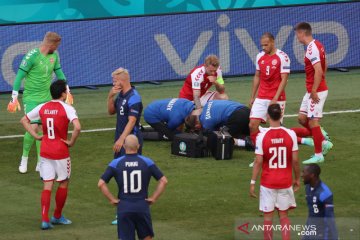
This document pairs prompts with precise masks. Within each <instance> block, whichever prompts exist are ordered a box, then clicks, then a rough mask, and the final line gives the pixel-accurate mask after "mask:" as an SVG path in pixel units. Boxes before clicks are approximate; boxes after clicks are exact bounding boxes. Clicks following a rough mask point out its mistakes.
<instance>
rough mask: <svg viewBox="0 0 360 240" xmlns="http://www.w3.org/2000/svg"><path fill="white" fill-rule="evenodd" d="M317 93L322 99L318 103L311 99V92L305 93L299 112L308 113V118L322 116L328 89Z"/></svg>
mask: <svg viewBox="0 0 360 240" xmlns="http://www.w3.org/2000/svg"><path fill="white" fill-rule="evenodd" d="M317 94H318V97H319V98H320V101H319V102H318V103H314V102H313V100H312V99H310V93H308V92H307V93H305V96H304V97H303V100H302V102H301V106H300V111H299V113H301V114H304V115H307V117H308V118H322V116H323V108H324V104H325V101H326V98H327V95H328V90H326V91H322V92H318V93H317Z"/></svg>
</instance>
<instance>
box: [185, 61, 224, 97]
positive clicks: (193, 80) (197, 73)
mask: <svg viewBox="0 0 360 240" xmlns="http://www.w3.org/2000/svg"><path fill="white" fill-rule="evenodd" d="M208 76H209V75H207V74H206V72H205V66H204V65H200V66H198V67H195V68H194V69H193V70H191V72H190V74H189V75H188V76H187V77H186V79H185V82H184V85H183V87H182V88H181V90H180V93H179V98H186V99H188V100H190V101H193V100H194V95H193V89H195V90H200V97H201V96H203V95H204V94H205V93H206V91H207V90H208V89H209V88H210V87H211V86H212V85H213V83H211V82H210V81H209V79H208ZM215 77H216V78H222V72H221V68H220V67H219V68H218V69H217V71H216V73H215Z"/></svg>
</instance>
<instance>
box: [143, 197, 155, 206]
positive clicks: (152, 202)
mask: <svg viewBox="0 0 360 240" xmlns="http://www.w3.org/2000/svg"><path fill="white" fill-rule="evenodd" d="M145 201H146V202H147V203H148V204H149V205H152V204H154V203H155V199H153V198H151V197H149V198H146V199H145Z"/></svg>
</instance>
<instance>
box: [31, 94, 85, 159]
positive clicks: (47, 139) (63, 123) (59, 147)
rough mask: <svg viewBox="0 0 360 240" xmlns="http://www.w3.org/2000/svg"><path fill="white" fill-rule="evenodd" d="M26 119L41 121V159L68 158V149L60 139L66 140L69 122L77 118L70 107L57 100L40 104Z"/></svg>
mask: <svg viewBox="0 0 360 240" xmlns="http://www.w3.org/2000/svg"><path fill="white" fill-rule="evenodd" d="M26 117H27V118H28V119H29V120H30V121H34V120H39V119H40V120H41V124H42V130H43V134H44V136H43V138H42V141H41V147H40V156H41V157H44V158H47V159H52V160H60V159H66V158H68V157H69V148H68V146H67V145H66V144H65V143H64V142H62V141H61V139H64V140H66V139H67V132H68V126H69V122H72V121H73V120H74V119H76V118H78V117H77V115H76V111H75V109H74V108H73V107H72V106H70V105H68V104H66V103H64V102H62V101H59V100H52V101H50V102H47V103H43V104H40V105H39V106H37V107H36V108H34V109H33V110H32V111H31V112H29V113H28V114H27V115H26Z"/></svg>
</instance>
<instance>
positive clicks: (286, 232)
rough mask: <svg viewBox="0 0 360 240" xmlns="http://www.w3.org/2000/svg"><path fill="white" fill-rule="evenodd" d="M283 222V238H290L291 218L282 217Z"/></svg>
mask: <svg viewBox="0 0 360 240" xmlns="http://www.w3.org/2000/svg"><path fill="white" fill-rule="evenodd" d="M280 224H281V236H282V240H290V236H291V235H290V229H289V228H290V220H289V218H287V217H285V218H281V219H280Z"/></svg>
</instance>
